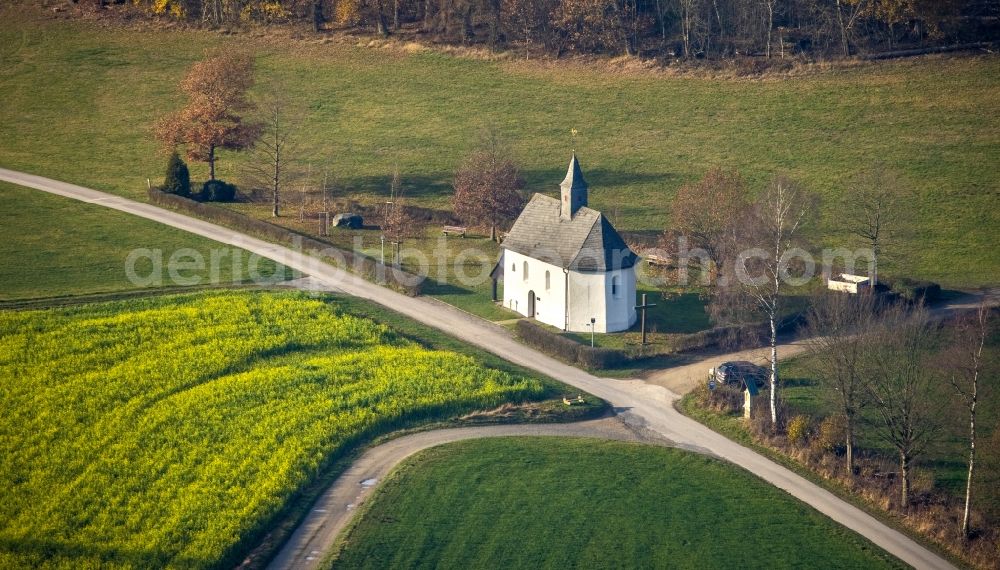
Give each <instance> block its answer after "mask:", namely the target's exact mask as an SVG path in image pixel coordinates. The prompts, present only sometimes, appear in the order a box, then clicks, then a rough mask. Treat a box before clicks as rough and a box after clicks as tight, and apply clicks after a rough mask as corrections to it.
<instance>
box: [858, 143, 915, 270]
mask: <svg viewBox="0 0 1000 570" xmlns="http://www.w3.org/2000/svg"><path fill="white" fill-rule="evenodd" d="M911 203H912V196H910V195H909V193H908V192H906V191H905V190H904V189H903V187H902V185H901V184H900V182H899V179H898V177H897V176H896V174H895V173H893V172H892V171H890V170H888V169H887V168H886V167H885V166H884V165H882V164H878V163H876V164H875V165H874V166H872V167H871V168H870V169H868V170H866V171H864V172H862V173H861V174H860V175H859V176H858V177H857V178H856V179H855V181H854V183H853V184H852V185H851V188H850V192H847V193H845V195H844V201H843V206H844V214H845V215H844V217H843V220H844V223H845V224H846V225H847V228H848V231H850V232H851V233H852V234H854V235H855V236H857V237H858V238H860V239H861V240H863V241H864V243H865V245H867V246H869V247H870V248H871V254H872V266H871V279H872V286H875V285H877V284H878V263H879V260H880V259H881V258H882V255H883V253H884V251H885V249H886V248H887V247H892V246H894V245H896V243H897V241H898V240H899V239H901V238H902V237H903V235H904V231H905V230H906V228H907V227H908V226H909V224H910V222H911V221H912V220H911V218H912V214H911V209H910V207H909V205H910V204H911Z"/></svg>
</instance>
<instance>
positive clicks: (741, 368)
mask: <svg viewBox="0 0 1000 570" xmlns="http://www.w3.org/2000/svg"><path fill="white" fill-rule="evenodd" d="M767 377H768V370H767V368H764V367H763V366H757V365H756V364H754V363H753V362H747V361H746V360H736V361H732V362H723V363H722V364H720V365H719V366H718V367H717V368H716V369H715V381H716V382H718V383H719V384H722V385H727V384H729V385H736V386H738V385H742V384H743V381H744V380H746V381H750V380H753V381H755V382H756V383H757V386H763V385H765V384H767Z"/></svg>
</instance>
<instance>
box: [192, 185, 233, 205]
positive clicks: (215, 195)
mask: <svg viewBox="0 0 1000 570" xmlns="http://www.w3.org/2000/svg"><path fill="white" fill-rule="evenodd" d="M199 198H200V199H201V200H203V201H206V202H232V201H233V199H234V198H236V186H235V185H233V184H230V183H228V182H225V181H223V180H209V181H208V182H206V183H205V185H204V186H202V187H201V195H200V196H199Z"/></svg>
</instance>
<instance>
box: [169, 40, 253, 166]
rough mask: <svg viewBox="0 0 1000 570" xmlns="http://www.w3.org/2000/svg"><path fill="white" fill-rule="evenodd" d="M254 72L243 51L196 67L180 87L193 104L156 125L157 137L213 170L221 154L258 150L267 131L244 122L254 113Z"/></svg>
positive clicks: (221, 55)
mask: <svg viewBox="0 0 1000 570" xmlns="http://www.w3.org/2000/svg"><path fill="white" fill-rule="evenodd" d="M253 69H254V61H253V56H252V55H250V54H249V53H247V52H239V51H233V52H222V53H218V54H215V55H211V56H209V57H207V58H206V59H205V60H203V61H200V62H198V63H196V64H194V66H192V67H191V70H190V71H189V72H188V74H187V76H185V78H184V80H183V81H181V84H180V87H181V90H182V91H183V92H184V93H185V94H186V95H187V97H188V103H187V105H185V106H184V108H183V109H181V110H180V111H178V112H176V113H173V114H170V115H168V116H166V117H164V118H163V119H161V120H160V121H159V122H158V123H157V124H156V127H155V134H156V138H157V139H159V140H160V141H161V142H162V143H163V144H164V146H166V147H167V148H168V149H173V148H174V147H176V146H178V145H184V146H185V150H186V154H187V157H188V159H190V160H195V161H200V162H208V163H209V165H210V166H213V164H212V163H213V162H214V161H215V159H216V155H215V153H216V150H217V149H220V148H222V149H228V150H242V149H245V148H249V147H251V146H253V143H254V141H255V140H257V137H258V136H259V135H260V130H261V127H260V125H258V124H256V123H248V122H246V121H244V119H243V114H244V113H247V112H249V111H252V110H253V109H254V105H253V103H251V101H250V99H249V98H248V96H247V91H248V90H249V89H250V87H252V86H253V83H254V71H253Z"/></svg>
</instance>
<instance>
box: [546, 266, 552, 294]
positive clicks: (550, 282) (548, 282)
mask: <svg viewBox="0 0 1000 570" xmlns="http://www.w3.org/2000/svg"><path fill="white" fill-rule="evenodd" d="M551 286H552V276H551V275H549V272H548V271H546V272H545V290H546V291H548V290H549V287H551Z"/></svg>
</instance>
